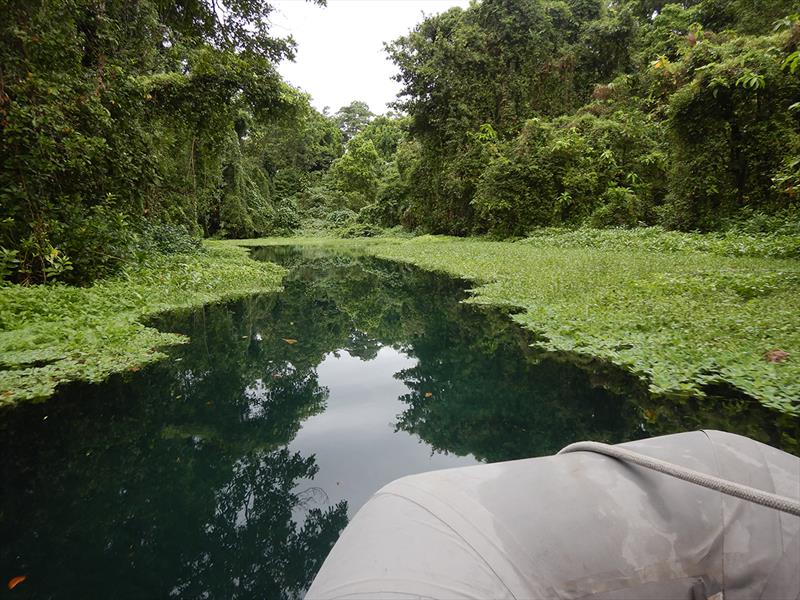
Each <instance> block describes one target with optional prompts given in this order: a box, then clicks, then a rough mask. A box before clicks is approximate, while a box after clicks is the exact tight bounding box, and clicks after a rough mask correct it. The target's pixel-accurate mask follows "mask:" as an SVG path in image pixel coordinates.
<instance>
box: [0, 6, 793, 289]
mask: <svg viewBox="0 0 800 600" xmlns="http://www.w3.org/2000/svg"><path fill="white" fill-rule="evenodd" d="M320 3H321V4H324V2H320ZM271 10H272V9H271V7H270V5H269V4H267V3H264V2H260V1H258V0H235V1H234V0H231V1H225V2H220V1H216V0H210V1H209V0H125V1H121V0H72V1H70V2H51V1H49V0H31V1H29V2H19V1H18V0H0V13H1V14H3V15H4V18H3V20H2V23H0V280H6V281H12V282H22V283H37V282H47V281H52V280H57V281H65V282H69V283H86V282H90V281H92V280H94V279H96V278H97V277H101V276H104V275H107V274H110V273H112V272H114V271H115V270H117V269H118V268H119V267H120V266H121V265H123V264H124V263H126V262H128V261H131V260H137V259H140V258H141V257H142V256H147V255H148V254H150V253H159V252H161V253H164V252H174V251H186V250H191V249H192V248H194V247H197V245H198V240H199V238H200V237H234V238H242V237H253V236H261V235H270V234H286V233H292V232H296V231H300V230H303V231H309V230H324V231H327V232H335V233H337V234H339V235H344V236H365V235H366V236H368V235H374V234H375V233H378V232H380V231H381V230H382V229H384V228H393V227H398V228H403V229H406V230H410V231H416V232H431V233H447V234H454V235H475V234H491V235H494V236H501V237H507V236H518V235H524V234H526V233H528V232H530V231H531V230H533V229H534V228H537V227H546V226H568V227H575V226H591V227H632V226H637V225H659V226H662V227H664V228H668V229H677V230H684V231H712V230H720V229H731V228H733V229H736V228H739V229H742V230H747V229H749V230H759V231H777V230H782V231H788V232H795V231H796V230H797V228H798V210H797V186H798V185H800V120H799V119H800V54H798V42H800V14H798V7H797V5H796V3H795V2H793V1H790V0H758V1H757V0H734V1H722V0H694V1H687V2H684V3H682V4H668V3H665V2H663V1H661V0H618V1H613V2H612V1H607V0H482V1H480V2H473V3H472V4H471V5H470V6H469V8H466V9H460V8H453V9H450V10H448V11H446V12H444V13H442V14H439V15H436V16H432V17H428V18H425V19H424V20H423V21H422V22H421V23H419V24H418V25H417V26H416V27H415V28H414V29H413V30H412V31H410V32H409V33H408V34H407V35H405V36H403V37H401V38H399V39H397V40H394V41H391V42H389V43H387V44H386V52H387V53H388V56H389V57H390V58H391V60H392V61H393V62H394V63H395V65H396V67H397V76H396V78H397V80H398V81H399V82H400V83H401V85H402V92H401V94H400V96H399V98H398V100H397V102H396V103H395V106H394V112H390V113H387V114H385V115H380V116H377V115H373V114H372V113H371V112H370V110H369V107H368V106H367V105H366V104H365V103H363V102H359V101H354V102H353V103H352V104H350V105H348V106H345V107H341V108H340V109H339V110H338V111H336V112H334V113H332V114H331V113H329V112H328V111H327V110H326V111H324V112H319V111H317V110H316V109H315V108H314V107H313V106H312V104H311V99H310V98H309V97H308V96H307V95H306V94H304V93H302V92H301V91H299V90H297V89H294V88H293V87H291V86H290V85H288V84H287V83H286V82H284V81H282V79H281V77H280V76H279V75H278V73H277V71H276V64H277V63H278V62H279V61H280V60H283V59H286V58H291V57H292V56H293V53H294V52H295V44H294V42H293V40H292V39H291V38H285V39H282V38H277V37H275V36H273V35H272V33H271V31H270V29H269V17H270V13H271Z"/></svg>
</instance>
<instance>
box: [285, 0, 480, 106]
mask: <svg viewBox="0 0 800 600" xmlns="http://www.w3.org/2000/svg"><path fill="white" fill-rule="evenodd" d="M272 4H273V6H274V7H275V12H274V13H272V15H271V19H270V20H271V21H272V26H273V29H272V32H273V34H274V35H276V36H280V37H283V36H285V35H288V34H292V35H293V36H294V39H295V41H297V58H296V59H295V62H294V63H291V62H288V61H284V62H283V63H281V65H280V66H279V68H278V70H279V71H280V72H281V74H282V75H283V76H284V78H285V79H286V80H287V81H288V82H289V83H291V84H293V85H294V86H296V87H299V88H301V89H303V90H305V91H306V92H308V93H310V94H311V96H312V102H313V104H314V106H315V107H316V108H317V109H319V110H322V109H323V108H324V107H326V106H328V107H330V110H331V112H336V110H337V109H339V107H341V106H344V105H345V104H349V103H350V102H351V101H353V100H363V101H365V102H366V103H367V104H369V107H370V109H372V112H374V113H378V114H380V113H384V112H386V110H387V108H386V103H387V102H391V101H393V100H394V99H395V96H396V95H397V92H398V91H399V89H400V86H399V84H398V83H397V82H395V81H393V80H392V79H391V77H392V75H394V74H395V73H396V69H395V67H394V64H393V63H392V62H390V61H389V60H388V59H387V57H386V54H385V53H384V51H383V42H389V41H392V40H394V39H396V38H398V37H399V36H401V35H404V34H405V33H407V32H408V31H409V30H410V29H411V28H412V27H414V25H416V24H417V23H418V22H419V21H421V20H422V14H423V13H425V14H426V15H431V14H436V13H440V12H442V11H444V10H447V9H448V8H450V7H452V6H462V7H466V6H467V5H468V4H469V0H328V6H327V7H324V8H323V7H319V6H317V5H315V4H312V3H310V2H306V1H305V0H273V2H272Z"/></svg>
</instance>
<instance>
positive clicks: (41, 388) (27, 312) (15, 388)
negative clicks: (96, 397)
mask: <svg viewBox="0 0 800 600" xmlns="http://www.w3.org/2000/svg"><path fill="white" fill-rule="evenodd" d="M153 237H155V236H153ZM154 243H157V242H154ZM171 243H172V242H171ZM175 249H176V250H178V249H179V248H175ZM281 275H282V270H281V269H280V268H278V267H275V266H274V265H270V264H267V263H256V262H254V261H250V260H247V259H246V258H245V252H244V250H240V249H227V248H226V249H222V248H213V249H210V250H208V251H207V252H205V253H201V254H197V253H194V254H188V255H187V254H171V255H156V256H151V258H150V260H149V261H148V263H147V264H144V265H141V266H131V267H128V268H127V269H126V270H125V271H124V272H123V273H122V274H120V275H118V276H116V277H114V278H109V279H102V280H100V281H98V282H97V283H95V284H94V285H93V286H91V287H85V288H75V287H70V286H66V285H36V286H27V287H22V286H6V287H0V355H1V356H2V365H0V369H1V370H0V404H4V403H8V402H15V401H17V400H21V399H31V398H44V397H47V396H49V395H50V394H52V393H53V390H54V389H55V387H56V386H57V385H59V384H61V383H64V382H67V381H73V380H76V379H80V380H86V381H102V380H104V379H105V378H106V377H108V375H109V374H111V373H115V372H119V371H125V370H128V369H138V368H139V367H141V366H142V365H144V364H147V363H150V362H153V361H155V360H158V359H159V358H162V357H163V356H164V354H163V353H162V352H161V351H160V350H159V349H160V348H162V347H163V346H167V345H170V344H176V343H182V342H184V341H185V339H184V338H182V337H181V336H178V335H174V334H169V333H162V332H160V331H157V330H155V329H153V328H152V327H148V326H146V325H145V322H146V320H147V319H149V318H150V317H152V316H153V315H155V314H158V313H161V312H163V311H166V310H173V309H176V308H182V307H189V306H198V305H201V304H205V303H208V302H215V301H218V300H220V299H222V298H230V297H236V296H243V295H246V294H253V293H256V292H263V291H272V290H276V289H278V287H279V285H280V279H281Z"/></svg>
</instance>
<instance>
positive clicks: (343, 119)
mask: <svg viewBox="0 0 800 600" xmlns="http://www.w3.org/2000/svg"><path fill="white" fill-rule="evenodd" d="M374 117H375V115H374V114H372V111H371V110H370V109H369V106H368V105H367V103H366V102H362V101H361V100H353V101H352V102H351V103H350V104H348V105H347V106H343V107H341V108H340V109H339V110H338V111H336V114H335V115H334V118H335V119H336V123H337V124H338V125H339V130H340V131H341V132H342V138H343V139H344V141H345V143H347V142H348V141H350V140H351V139H352V138H354V137H355V136H356V134H357V133H358V132H360V131H361V130H362V129H364V128H365V127H366V126H367V125H368V124H369V122H370V121H371V120H372V119H373V118H374Z"/></svg>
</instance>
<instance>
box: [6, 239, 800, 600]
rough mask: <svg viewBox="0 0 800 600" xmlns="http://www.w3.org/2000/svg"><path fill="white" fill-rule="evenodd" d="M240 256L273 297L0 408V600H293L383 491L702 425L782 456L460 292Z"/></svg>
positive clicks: (335, 259) (454, 285)
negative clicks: (274, 272) (277, 288)
mask: <svg viewBox="0 0 800 600" xmlns="http://www.w3.org/2000/svg"><path fill="white" fill-rule="evenodd" d="M256 254H257V255H258V256H261V257H262V258H265V259H270V260H276V261H278V262H281V263H283V264H285V265H287V266H289V267H290V268H291V272H290V274H289V276H288V277H287V279H286V283H285V286H286V289H285V291H284V292H283V293H280V294H274V295H264V296H257V297H252V298H247V299H245V300H241V301H237V302H232V303H227V304H221V305H213V306H207V307H205V308H203V309H201V310H197V311H193V312H187V313H183V314H170V315H165V316H163V317H162V318H160V319H158V320H157V323H156V324H157V325H158V326H159V327H160V328H162V329H165V330H169V331H178V332H182V333H185V334H187V335H189V336H190V337H191V343H189V344H188V345H186V346H183V347H180V348H178V349H176V350H175V351H174V352H173V353H172V359H171V360H168V361H163V362H161V363H159V364H156V365H153V366H151V367H149V368H146V369H143V370H142V371H139V372H137V373H129V374H126V375H125V376H118V377H114V378H112V379H111V380H110V381H108V382H107V383H105V384H102V385H73V386H69V387H66V388H64V389H63V390H62V391H61V392H60V393H59V395H58V396H57V397H54V398H52V399H51V400H50V401H48V402H46V403H41V404H27V405H22V406H19V407H16V408H13V409H6V410H4V411H0V578H1V579H2V582H3V583H4V582H5V581H7V580H8V579H10V578H11V577H14V576H17V575H26V576H27V580H26V581H25V582H24V583H23V584H21V585H19V586H18V587H17V588H16V589H14V590H13V591H12V592H9V591H7V590H6V588H5V585H3V587H2V588H0V597H6V596H8V597H14V598H108V597H111V598H115V599H122V598H125V599H127V598H131V599H133V598H136V599H141V598H168V597H175V598H225V599H227V598H267V599H273V598H293V597H300V596H302V595H303V592H304V590H305V589H306V588H307V587H308V585H309V584H310V582H311V580H312V579H313V577H314V574H315V573H316V571H317V570H318V568H319V566H320V565H321V563H322V561H323V560H324V558H325V556H326V555H327V553H328V551H329V550H330V547H331V546H332V544H333V543H334V541H335V540H336V538H337V537H338V535H339V533H340V532H341V530H342V528H343V527H344V526H345V525H346V524H347V521H348V517H350V516H352V515H353V514H354V512H355V511H356V510H358V508H359V507H360V506H361V504H363V502H364V501H365V500H366V499H367V498H368V497H369V495H370V494H372V493H373V492H375V491H376V490H377V489H378V488H379V487H381V486H382V485H383V484H385V483H388V482H389V481H391V480H392V479H395V478H397V477H400V476H402V475H406V474H410V473H416V472H421V471H426V470H430V469H438V468H446V467H451V466H459V465H469V464H473V463H475V462H477V461H498V460H507V459H514V458H523V457H530V456H539V455H545V454H550V453H553V452H556V451H557V450H559V449H560V448H561V447H563V446H565V445H567V444H568V443H570V442H573V441H576V440H580V439H594V440H601V441H610V442H621V441H626V440H631V439H636V438H641V437H647V436H651V435H660V434H665V433H672V432H675V431H682V430H687V429H697V428H701V427H708V428H717V429H727V430H729V431H734V432H738V433H743V434H745V435H749V436H751V437H755V438H758V439H760V440H762V441H766V442H768V443H772V444H773V445H777V446H782V447H785V448H788V449H790V450H793V451H796V440H794V439H792V438H791V437H790V436H789V434H788V433H787V432H788V431H792V429H791V428H790V426H791V425H793V424H791V423H790V424H788V425H787V426H786V427H787V428H786V429H782V428H781V423H780V419H779V418H777V417H776V416H775V415H774V414H772V413H770V412H768V411H766V410H764V409H762V408H760V406H758V405H757V404H754V403H753V402H750V401H747V400H746V399H742V398H737V397H736V396H735V394H731V393H729V392H726V391H724V390H717V391H716V395H717V396H719V397H717V398H711V399H706V400H703V401H693V400H684V401H680V402H678V401H674V402H664V401H663V400H662V401H659V400H657V399H654V398H650V397H649V396H648V395H647V394H645V393H644V392H643V390H642V388H641V386H640V385H638V384H637V383H636V382H634V381H633V380H632V379H631V378H629V377H628V376H626V375H625V374H624V373H621V372H619V371H618V370H616V369H614V368H610V367H608V366H604V365H600V364H597V363H592V362H590V361H581V360H578V359H577V358H576V357H572V356H555V355H546V354H541V353H537V352H535V351H534V350H532V349H531V348H530V344H531V343H532V342H533V339H532V338H531V336H530V335H529V334H527V333H525V332H524V331H522V330H520V329H519V328H517V327H516V326H515V325H513V324H512V323H511V322H510V320H509V319H508V317H507V316H506V315H504V314H503V313H501V312H499V311H495V310H484V309H480V308H477V307H472V306H468V305H464V304H460V303H459V301H460V300H461V299H463V298H464V297H465V296H466V293H465V291H464V289H465V287H464V284H463V283H462V282H459V281H456V280H452V279H448V278H446V277H443V276H441V275H434V274H430V273H425V272H422V271H419V270H416V269H414V268H411V267H407V266H402V265H395V264H389V263H385V262H380V261H377V260H375V259H369V258H364V257H352V256H344V255H336V254H328V253H326V252H324V251H304V252H298V251H293V250H288V249H283V250H281V249H273V250H267V249H264V250H259V251H257V253H256ZM287 340H289V341H287ZM294 340H296V342H294ZM532 493H533V490H532Z"/></svg>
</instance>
